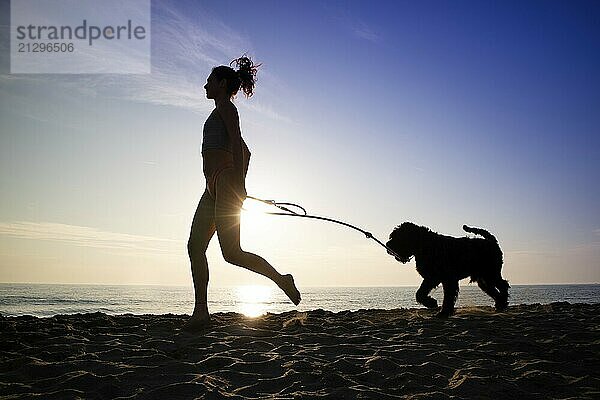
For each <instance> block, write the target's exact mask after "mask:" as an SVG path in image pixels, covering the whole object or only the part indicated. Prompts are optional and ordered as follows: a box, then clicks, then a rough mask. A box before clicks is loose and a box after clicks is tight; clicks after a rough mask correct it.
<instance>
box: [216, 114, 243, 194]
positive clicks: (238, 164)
mask: <svg viewBox="0 0 600 400" xmlns="http://www.w3.org/2000/svg"><path fill="white" fill-rule="evenodd" d="M217 111H218V112H219V115H220V116H221V118H222V119H223V121H224V122H225V128H227V133H228V134H229V140H230V143H231V150H232V151H233V166H234V169H235V171H236V176H237V177H238V180H237V182H235V185H236V187H237V188H239V189H240V193H243V195H244V197H245V196H246V183H245V176H246V168H247V163H246V161H247V160H245V158H246V157H244V148H246V149H247V147H246V146H243V145H242V133H241V130H240V118H239V116H238V112H237V109H236V108H235V106H234V105H233V104H231V103H229V104H227V103H225V104H223V105H221V106H220V107H217ZM248 157H249V155H248Z"/></svg>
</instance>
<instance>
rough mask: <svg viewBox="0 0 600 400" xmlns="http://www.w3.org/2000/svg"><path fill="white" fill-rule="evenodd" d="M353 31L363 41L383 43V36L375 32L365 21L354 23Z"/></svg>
mask: <svg viewBox="0 0 600 400" xmlns="http://www.w3.org/2000/svg"><path fill="white" fill-rule="evenodd" d="M352 30H353V32H354V34H355V35H356V36H358V37H359V38H361V39H365V40H368V41H369V42H373V43H377V42H380V41H381V36H380V35H379V34H378V33H376V32H375V31H373V30H372V29H371V28H370V27H369V26H368V25H367V24H365V23H364V22H363V21H358V20H357V21H355V22H354V23H353V27H352Z"/></svg>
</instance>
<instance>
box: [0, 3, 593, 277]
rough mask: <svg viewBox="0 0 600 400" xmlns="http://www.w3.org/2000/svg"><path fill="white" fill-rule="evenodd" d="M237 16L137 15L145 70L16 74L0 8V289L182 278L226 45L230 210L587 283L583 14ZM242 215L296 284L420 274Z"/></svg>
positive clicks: (311, 8) (589, 67)
mask: <svg viewBox="0 0 600 400" xmlns="http://www.w3.org/2000/svg"><path fill="white" fill-rule="evenodd" d="M247 5H248V4H247V3H241V2H237V1H208V2H201V1H160V2H154V3H153V9H152V73H151V74H148V75H59V74H53V75H34V74H31V75H23V74H9V60H8V38H9V36H8V35H9V32H8V23H9V21H8V20H7V14H9V13H8V2H6V1H2V2H0V7H1V9H2V12H1V13H0V15H2V21H0V25H2V26H1V31H0V32H1V39H2V40H1V43H0V52H1V56H0V67H1V68H2V74H1V75H0V94H1V97H0V121H1V122H0V123H1V132H2V135H1V137H0V155H1V161H0V167H1V168H0V190H1V191H2V193H3V195H2V197H1V198H0V281H4V282H11V281H13V282H15V281H16V282H24V281H33V282H65V283H68V282H78V283H153V284H161V283H164V284H189V282H190V279H191V277H190V273H189V265H188V264H187V255H186V249H185V243H186V241H187V235H188V232H189V225H190V222H191V217H192V215H193V212H194V209H195V206H196V203H197V201H198V199H199V197H200V195H201V193H202V191H203V190H204V183H203V177H202V171H201V159H200V151H199V148H200V140H201V130H202V124H203V122H204V119H205V118H206V117H207V115H208V113H209V112H210V111H211V109H212V107H213V104H212V103H211V102H210V101H208V100H207V99H205V98H204V93H203V90H202V85H203V84H204V81H205V79H206V76H207V74H208V73H209V72H210V69H211V68H212V67H213V66H215V65H218V64H227V63H228V62H229V61H230V60H231V59H233V58H235V57H238V56H239V55H241V54H242V53H244V52H248V53H249V54H250V55H252V56H253V57H254V59H255V60H256V61H258V62H262V63H263V67H262V69H261V71H260V73H259V82H258V85H257V89H256V95H255V96H254V97H252V98H251V99H249V100H246V99H244V98H243V97H241V96H239V98H238V99H237V100H236V103H237V104H238V107H239V110H240V114H241V117H242V131H243V135H244V138H245V139H246V141H247V142H248V144H249V146H250V148H251V150H252V153H253V157H252V161H251V167H250V171H249V176H248V184H247V186H248V190H249V193H250V194H251V195H255V196H258V197H266V198H276V199H280V200H291V201H295V202H298V203H301V204H303V205H304V206H305V207H306V208H308V210H309V211H310V212H312V213H315V214H320V215H328V216H333V217H337V218H340V219H344V220H347V221H349V222H350V223H353V224H356V225H359V226H361V227H364V228H366V229H368V230H370V231H371V232H373V233H374V234H375V235H376V236H378V237H380V238H382V239H385V238H386V237H387V235H388V234H389V232H390V231H391V230H392V229H393V227H394V226H396V225H398V224H400V223H401V222H403V221H405V220H410V221H413V222H416V223H419V224H423V225H427V226H429V227H431V228H432V229H433V230H435V231H438V232H440V233H444V234H450V235H463V232H462V231H461V227H462V225H463V224H464V223H466V224H469V225H474V226H481V227H484V228H486V229H489V230H490V231H491V232H493V233H494V234H495V235H496V236H497V237H498V239H499V241H500V243H501V245H502V248H503V250H504V253H505V268H504V275H505V277H506V278H507V279H509V280H510V281H511V282H512V283H583V282H599V281H600V212H599V211H600V210H599V207H598V204H600V185H599V184H598V182H599V181H600V179H599V175H600V173H599V171H600V134H599V133H600V132H599V130H598V127H599V126H600V116H599V114H598V112H597V110H598V109H599V105H600V77H599V76H598V74H597V71H599V70H600V43H599V42H598V40H597V38H598V37H600V6H599V5H598V3H597V2H592V1H579V2H568V1H552V2H550V1H542V2H509V1H498V2H491V1H490V2H481V1H454V2H450V1H448V2H441V1H420V2H398V1H390V2H383V1H376V2H331V1H327V2H316V1H301V2H300V1H299V2H277V1H273V2H266V1H258V2H252V3H251V4H250V7H246V6H247ZM5 11H6V12H5ZM244 218H245V220H244V224H243V228H242V235H243V236H242V244H243V245H244V247H246V248H247V249H248V250H251V251H254V252H257V253H259V254H261V255H263V256H265V258H267V259H269V260H270V261H271V262H272V263H273V264H274V265H275V266H276V268H278V269H279V270H281V271H282V272H290V273H293V274H294V276H295V277H296V280H297V282H298V283H299V284H300V285H306V286H314V285H325V286H335V285H342V286H346V285H353V286H361V285H367V286H368V285H414V284H418V282H419V280H420V278H419V277H418V275H417V273H416V271H415V270H414V268H413V266H412V265H401V264H399V263H397V262H395V261H394V260H393V259H392V258H391V257H389V256H387V255H386V254H385V252H384V251H382V249H380V248H378V247H377V246H376V245H374V244H373V243H371V242H368V241H365V240H364V239H363V238H362V237H361V236H360V234H358V233H356V232H353V231H348V230H344V228H340V227H337V226H335V225H327V224H325V223H320V222H314V221H302V220H298V219H287V218H277V217H267V216H252V217H250V216H245V217H244ZM209 263H210V265H211V284H212V285H216V286H225V285H235V284H241V283H266V282H264V280H263V278H260V277H255V276H252V275H251V274H250V273H248V272H246V271H242V270H239V269H237V268H236V267H233V266H229V265H227V264H225V263H224V262H223V261H222V258H221V256H220V254H219V249H218V246H217V245H216V241H215V243H213V244H212V245H211V247H210V248H209Z"/></svg>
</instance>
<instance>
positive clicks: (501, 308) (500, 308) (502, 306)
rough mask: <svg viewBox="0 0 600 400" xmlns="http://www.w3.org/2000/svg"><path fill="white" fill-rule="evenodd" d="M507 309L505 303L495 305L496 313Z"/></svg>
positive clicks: (506, 303)
mask: <svg viewBox="0 0 600 400" xmlns="http://www.w3.org/2000/svg"><path fill="white" fill-rule="evenodd" d="M507 308H508V302H507V301H502V302H497V303H496V311H497V312H502V311H506V309H507Z"/></svg>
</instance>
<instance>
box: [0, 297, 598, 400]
mask: <svg viewBox="0 0 600 400" xmlns="http://www.w3.org/2000/svg"><path fill="white" fill-rule="evenodd" d="M599 315H600V305H599V304H592V305H589V304H588V305H584V304H577V305H571V304H568V303H553V304H549V305H519V306H512V307H510V308H509V310H508V311H507V312H505V313H495V312H494V311H493V309H492V308H489V307H473V308H461V309H458V310H457V314H456V315H455V316H454V317H452V318H450V319H448V320H440V319H437V318H435V317H434V315H433V314H432V312H430V311H428V310H425V309H396V310H360V311H356V312H350V311H347V312H339V313H332V312H328V311H322V310H315V311H309V312H306V313H298V312H288V313H284V314H268V315H265V316H262V317H258V318H247V317H245V316H243V315H240V314H235V313H226V314H214V315H213V320H212V324H211V325H210V326H209V327H208V328H206V329H205V330H203V331H201V332H197V333H187V332H183V331H181V330H180V326H181V325H182V323H183V322H184V321H185V320H186V318H187V316H185V315H142V316H137V315H119V316H109V315H105V314H101V313H95V314H75V315H60V316H55V317H51V318H36V317H30V316H24V317H0V328H1V329H0V332H1V341H0V354H1V361H0V396H1V397H2V398H5V399H21V398H23V399H24V398H32V397H34V398H44V399H53V398H56V399H64V398H67V399H68V398H85V399H115V398H140V399H146V398H148V399H153V398H161V399H192V398H209V399H219V398H227V399H255V398H278V399H279V398H280V399H295V398H315V397H325V398H372V399H385V398H404V399H424V398H427V399H430V398H433V399H446V398H448V399H449V398H452V399H474V398H490V399H496V398H507V399H509V398H519V399H529V398H531V399H546V398H553V399H593V398H596V399H597V398H600V316H599Z"/></svg>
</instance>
